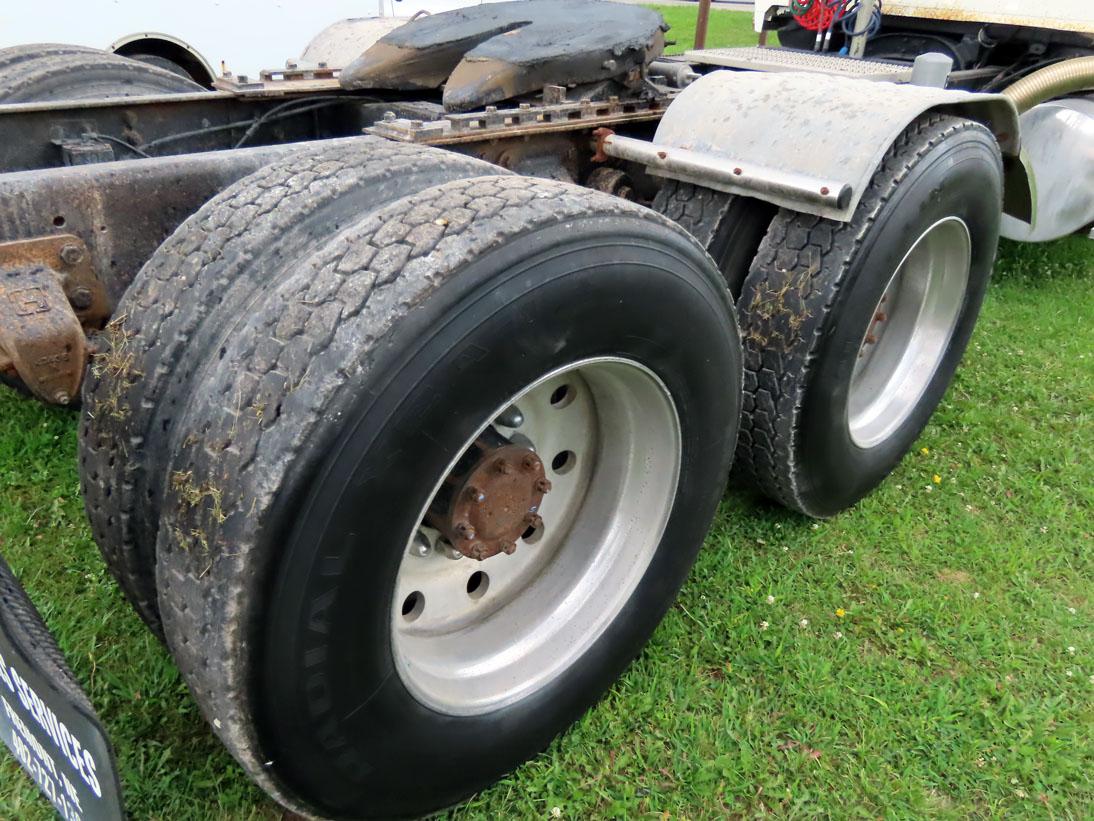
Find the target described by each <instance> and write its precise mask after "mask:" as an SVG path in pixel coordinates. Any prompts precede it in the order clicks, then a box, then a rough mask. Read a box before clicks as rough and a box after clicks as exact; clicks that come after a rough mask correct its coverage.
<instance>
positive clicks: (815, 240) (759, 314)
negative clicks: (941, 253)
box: [736, 115, 1002, 517]
mask: <svg viewBox="0 0 1094 821" xmlns="http://www.w3.org/2000/svg"><path fill="white" fill-rule="evenodd" d="M1001 210H1002V161H1001V157H1000V152H999V147H998V145H997V144H996V141H995V138H994V137H993V136H992V134H991V132H990V131H988V129H987V128H985V127H984V126H982V125H979V124H977V123H973V122H969V121H967V120H960V119H956V118H953V117H945V116H939V115H928V116H924V117H923V118H921V119H920V120H918V121H917V122H915V123H913V124H912V125H911V126H909V127H908V129H907V130H906V131H905V132H904V133H903V134H902V135H901V137H900V138H899V139H898V140H897V142H896V144H895V145H894V146H893V147H892V148H891V149H890V151H889V152H888V154H887V155H886V157H885V159H884V160H883V162H882V165H881V167H880V168H879V170H878V171H877V173H876V174H875V176H874V178H873V180H872V181H871V183H870V186H869V189H868V191H867V192H866V195H865V196H864V197H863V199H862V202H861V204H860V205H859V206H858V209H857V211H856V213H855V215H854V217H853V219H852V220H851V221H850V222H848V223H838V222H833V221H831V220H826V219H821V218H819V217H814V216H809V215H804V214H798V213H794V212H791V211H786V210H784V211H781V212H780V213H779V215H778V216H777V217H776V218H775V220H774V222H773V223H772V225H771V229H770V231H769V232H768V234H767V237H766V238H765V240H764V242H763V244H762V245H761V247H760V250H759V253H758V255H757V257H756V261H755V263H754V264H753V266H752V271H751V273H750V274H749V275H748V278H747V280H746V281H745V283H744V287H743V290H742V294H741V297H740V300H739V301H738V317H739V320H740V323H741V333H742V338H743V341H744V347H745V402H744V418H743V420H742V424H741V436H740V439H739V441H738V446H737V461H736V467H737V469H738V471H739V472H740V473H741V474H743V475H744V477H745V478H746V480H750V481H751V482H753V483H754V484H755V486H756V487H758V488H759V489H760V490H761V491H762V492H763V493H765V494H766V495H768V496H769V497H771V498H772V499H774V500H776V501H778V502H780V503H781V504H783V505H785V506H787V507H789V508H792V509H794V510H798V511H800V512H802V513H805V514H807V515H809V516H816V517H824V516H831V515H833V514H834V513H836V512H838V511H839V510H842V509H844V508H846V507H849V506H850V505H853V504H854V503H855V502H857V501H858V500H859V499H861V498H862V497H863V496H865V495H866V494H867V493H869V492H870V491H871V490H872V489H873V488H874V487H876V486H877V485H878V484H879V483H880V482H881V481H882V480H883V479H884V478H885V477H886V476H887V475H888V474H889V473H890V472H891V471H892V469H893V468H894V467H895V466H896V465H897V464H898V463H899V461H900V460H901V458H902V457H903V455H904V454H905V453H906V452H907V450H908V449H909V448H910V447H911V445H912V444H913V442H914V441H915V439H916V437H917V436H918V435H919V433H920V432H921V431H922V429H923V427H924V426H925V425H926V423H927V420H928V419H929V418H930V416H931V414H932V413H933V412H934V409H935V407H936V406H937V405H938V402H939V401H940V400H941V399H942V396H943V394H944V393H945V391H946V389H947V387H948V386H949V384H950V381H951V379H952V378H953V374H954V371H955V370H956V368H957V365H958V363H959V362H960V360H961V356H962V355H963V353H964V350H965V347H966V345H967V343H968V340H969V336H970V335H971V333H972V330H973V326H974V324H975V323H976V318H977V315H978V313H979V310H980V305H981V302H982V300H983V297H984V292H985V289H986V287H987V283H988V279H989V277H990V275H991V269H992V265H993V263H994V259H995V253H996V249H997V246H998V238H999V222H1000V215H1001ZM946 217H958V218H960V219H961V220H963V221H964V222H965V224H966V226H967V228H968V229H969V234H970V237H971V268H970V270H969V273H968V281H967V287H966V289H965V293H964V299H963V304H962V305H961V306H960V310H959V313H958V314H957V317H956V323H955V325H954V327H953V330H952V334H951V335H950V337H949V342H948V344H947V346H946V347H945V351H944V354H943V355H942V358H941V360H940V361H939V362H938V364H937V367H936V368H935V370H934V372H933V376H931V377H930V380H929V382H928V383H927V384H926V387H925V389H924V390H923V391H922V393H921V394H920V395H919V399H918V401H916V402H915V403H914V406H912V410H911V412H910V414H909V415H907V417H906V418H904V421H903V422H901V423H899V425H898V426H897V427H896V428H895V430H893V431H892V432H891V433H890V434H889V435H887V436H886V437H885V438H884V439H883V440H882V441H879V442H878V443H877V444H874V445H872V446H870V447H860V446H859V445H858V444H856V442H855V441H853V440H852V437H851V433H850V428H849V423H848V395H849V387H848V385H849V382H850V378H851V373H852V371H853V369H854V365H855V362H856V358H857V357H858V355H859V352H860V346H861V345H862V344H863V340H864V338H865V337H866V334H867V329H868V328H869V326H870V323H871V321H872V318H873V317H874V316H875V308H876V306H877V305H878V303H879V300H880V298H881V296H882V295H883V293H884V292H885V288H886V286H887V284H888V281H889V277H890V276H891V275H892V274H893V272H895V271H896V270H897V268H898V267H899V265H900V263H901V260H902V259H904V256H905V254H906V253H908V251H909V248H910V247H911V246H912V244H913V243H914V242H915V241H916V240H917V238H919V237H920V236H921V235H922V234H923V233H924V232H925V231H926V230H927V229H928V228H930V227H931V226H932V225H934V224H936V223H937V222H938V221H940V220H943V219H944V218H946Z"/></svg>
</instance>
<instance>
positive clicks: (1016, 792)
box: [1014, 790, 1026, 798]
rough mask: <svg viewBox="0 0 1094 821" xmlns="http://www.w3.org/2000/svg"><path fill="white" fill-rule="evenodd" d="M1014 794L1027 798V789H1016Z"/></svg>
mask: <svg viewBox="0 0 1094 821" xmlns="http://www.w3.org/2000/svg"><path fill="white" fill-rule="evenodd" d="M1014 794H1015V795H1016V796H1018V797H1019V798H1025V797H1026V791H1025V790H1015V791H1014Z"/></svg>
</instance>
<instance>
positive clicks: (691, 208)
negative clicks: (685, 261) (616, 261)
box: [652, 180, 779, 299]
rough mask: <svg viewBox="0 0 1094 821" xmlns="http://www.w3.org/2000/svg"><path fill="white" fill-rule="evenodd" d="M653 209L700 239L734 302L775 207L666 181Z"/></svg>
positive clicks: (689, 184) (759, 201)
mask: <svg viewBox="0 0 1094 821" xmlns="http://www.w3.org/2000/svg"><path fill="white" fill-rule="evenodd" d="M652 208H653V210H654V211H657V212H658V213H659V214H664V215H665V216H666V217H668V218H669V219H671V220H673V221H675V222H676V223H677V224H679V225H680V226H681V227H682V228H683V229H684V230H685V231H687V232H688V233H689V234H691V235H692V236H693V237H695V238H696V239H697V240H699V242H700V243H702V245H703V246H704V247H705V248H706V249H707V252H708V253H709V254H710V255H711V256H712V257H713V258H714V261H715V262H716V263H717V264H718V268H719V270H720V271H721V272H722V276H723V278H724V279H725V281H726V287H727V288H729V292H730V294H732V295H733V298H734V299H737V298H738V297H740V295H741V287H742V286H743V285H744V281H745V277H746V276H748V270H749V267H750V266H751V265H752V260H753V258H754V257H755V256H756V251H757V250H758V249H759V247H760V243H761V242H762V241H763V238H764V235H765V234H766V233H767V229H768V228H769V227H770V225H771V220H772V219H774V217H775V214H776V213H777V212H778V210H779V209H778V208H777V207H776V206H774V205H771V204H770V203H766V202H764V201H763V200H756V199H752V198H751V197H739V196H735V195H733V194H726V193H724V192H722V191H714V190H712V189H710V188H704V187H703V186H701V185H693V184H691V183H687V182H678V181H676V180H666V181H665V183H664V184H663V185H662V186H661V189H660V190H659V191H658V192H657V196H656V197H654V200H653V205H652Z"/></svg>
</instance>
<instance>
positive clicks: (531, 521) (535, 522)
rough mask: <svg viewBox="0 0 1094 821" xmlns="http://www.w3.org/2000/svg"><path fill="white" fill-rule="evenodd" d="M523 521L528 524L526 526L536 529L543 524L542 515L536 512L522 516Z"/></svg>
mask: <svg viewBox="0 0 1094 821" xmlns="http://www.w3.org/2000/svg"><path fill="white" fill-rule="evenodd" d="M524 523H525V524H526V525H528V527H531V528H533V529H536V530H538V529H539V527H540V526H541V525H542V524H543V517H542V516H540V515H539V514H538V513H529V514H528V515H527V516H525V517H524Z"/></svg>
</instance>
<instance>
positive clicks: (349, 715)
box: [81, 139, 741, 817]
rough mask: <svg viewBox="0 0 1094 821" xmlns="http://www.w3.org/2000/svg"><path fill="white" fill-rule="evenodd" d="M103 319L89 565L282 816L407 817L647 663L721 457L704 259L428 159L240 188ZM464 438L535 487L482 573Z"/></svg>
mask: <svg viewBox="0 0 1094 821" xmlns="http://www.w3.org/2000/svg"><path fill="white" fill-rule="evenodd" d="M351 169H352V170H351ZM347 180H348V182H347ZM118 315H119V316H120V317H122V319H121V320H119V321H118V322H116V323H115V324H114V325H113V326H112V327H111V328H110V329H108V330H107V332H106V334H105V335H104V337H103V340H102V349H101V352H100V354H99V357H98V358H97V359H96V363H95V364H93V369H92V376H91V377H89V379H88V381H87V383H86V391H85V394H84V403H85V408H86V409H87V413H88V417H87V419H86V420H85V424H84V426H83V430H82V435H81V455H82V475H83V477H84V487H85V496H86V498H87V500H88V508H89V514H90V516H91V518H92V522H93V524H94V526H95V527H94V530H95V534H96V538H97V539H98V541H99V543H100V545H101V546H102V547H103V550H104V554H105V555H106V556H107V559H108V561H109V562H110V563H111V565H112V566H113V567H114V568H115V572H116V573H117V575H118V578H119V581H120V582H121V583H122V585H123V586H124V587H126V588H127V589H128V591H129V594H130V597H131V598H132V599H133V600H134V602H135V603H137V604H138V606H139V607H141V608H142V611H143V613H144V615H145V617H146V619H148V620H149V621H150V623H152V624H153V625H158V626H160V627H161V629H162V631H163V634H164V635H165V637H166V640H167V643H168V646H169V647H170V648H171V650H172V653H173V654H174V656H175V658H176V659H177V661H178V664H179V667H180V669H181V670H182V672H183V675H184V677H185V678H186V680H187V682H188V683H189V685H190V687H191V690H192V692H193V693H194V696H195V698H196V699H197V701H198V703H199V704H200V705H201V707H202V710H203V712H204V714H205V715H206V717H207V718H208V719H209V721H210V722H211V723H212V725H213V727H214V728H215V730H216V732H217V734H218V735H219V736H220V737H221V739H222V740H223V741H224V742H225V744H226V745H227V746H228V748H229V749H230V750H231V751H232V753H233V754H234V755H235V756H236V757H237V759H238V760H239V761H240V762H241V763H242V764H243V766H244V767H245V768H246V769H247V770H248V771H249V772H250V774H251V775H252V776H253V777H254V778H255V779H256V780H257V781H259V783H260V784H261V785H262V786H263V787H265V788H266V789H267V790H268V791H269V792H270V793H271V794H272V795H274V796H275V797H276V798H278V799H279V800H280V801H281V802H282V803H284V804H285V805H286V806H288V807H291V808H294V809H296V810H298V811H301V812H306V813H320V814H324V815H333V816H338V817H364V816H379V817H390V816H395V815H420V814H423V813H427V812H430V811H433V810H436V809H440V808H443V807H445V806H448V805H451V804H453V803H455V802H458V801H459V800H461V799H462V798H465V797H467V796H468V795H470V794H472V793H473V792H475V791H476V790H478V789H481V788H482V787H484V786H486V785H487V784H489V783H491V782H492V781H493V780H495V779H496V778H497V777H499V776H500V775H501V774H503V773H505V772H506V771H508V770H510V769H512V768H513V767H514V766H516V765H517V764H518V763H519V762H521V761H523V760H525V759H526V758H528V757H530V756H532V755H534V754H535V753H537V752H538V751H540V750H542V749H543V748H544V747H545V746H546V745H547V744H548V742H549V741H550V740H551V738H553V737H554V736H555V735H557V734H558V733H559V732H560V731H561V730H562V729H564V728H565V727H566V726H567V725H568V724H569V723H571V722H572V721H573V720H575V719H576V718H577V717H578V716H580V715H581V713H582V712H583V711H585V710H586V709H588V708H589V707H590V706H591V705H592V704H593V703H594V702H595V701H596V700H597V699H598V698H599V696H600V695H601V694H602V693H603V692H604V690H605V689H606V688H607V687H608V686H609V685H610V684H611V683H612V682H613V681H614V680H615V679H616V678H617V677H618V676H619V675H620V674H621V673H622V672H623V670H624V669H625V667H626V666H627V664H629V662H630V661H631V659H632V658H633V657H634V656H635V655H636V654H637V653H638V652H639V651H640V649H641V647H642V646H643V644H644V643H645V642H646V640H647V639H648V638H649V636H650V634H651V633H652V631H653V629H654V627H655V626H656V625H657V623H658V622H659V620H660V619H661V617H662V615H663V614H664V612H665V610H666V609H667V608H668V606H669V605H670V603H671V602H672V600H673V598H674V596H675V594H676V592H677V590H678V589H679V586H680V585H681V583H682V582H683V580H684V578H685V576H686V574H687V572H688V569H689V568H690V565H691V563H692V561H693V559H694V557H695V555H696V552H697V550H698V548H699V546H700V544H701V543H702V541H703V538H704V536H705V533H706V529H707V527H708V526H709V523H710V521H711V519H712V517H713V515H714V511H715V508H716V506H717V504H718V501H719V499H720V496H721V491H722V487H723V485H724V480H725V476H726V474H727V472H728V469H729V463H730V460H731V458H732V453H733V446H734V442H735V438H736V424H735V420H736V419H737V418H739V415H740V405H739V398H740V384H741V382H740V380H741V352H740V344H739V340H738V336H737V332H736V327H735V324H734V318H733V314H732V306H731V302H730V300H729V298H728V295H727V294H726V291H725V288H724V286H723V285H722V283H721V280H720V277H719V276H718V273H717V271H716V270H715V269H714V267H713V265H712V264H711V263H710V260H709V257H708V256H707V255H706V254H705V253H704V251H703V250H702V248H701V247H700V246H699V245H698V243H696V242H695V240H694V239H692V238H691V237H689V236H688V235H687V234H686V233H685V232H684V231H682V230H681V229H679V228H678V227H677V226H675V225H673V224H671V223H670V222H669V221H667V220H665V219H663V218H661V217H658V216H656V215H654V214H652V213H651V212H648V211H645V210H643V209H641V208H639V207H637V206H634V205H631V204H629V203H626V202H622V201H620V200H617V199H615V198H612V197H609V196H607V195H602V194H598V193H595V192H590V191H587V190H584V189H580V188H576V187H574V186H568V185H564V184H560V183H553V182H546V181H539V180H529V179H524V178H517V177H512V176H508V175H505V174H502V173H500V172H499V171H498V169H496V168H493V167H491V166H488V165H485V164H482V163H478V162H476V161H473V160H469V159H465V158H462V157H457V156H454V155H452V154H448V153H444V152H440V151H435V150H431V149H422V148H419V147H415V146H402V145H397V144H393V143H388V142H385V141H382V140H371V139H363V140H357V141H354V143H353V144H352V145H349V146H346V145H343V146H340V147H336V148H333V149H326V150H321V151H320V152H319V153H316V154H314V155H313V156H311V157H307V158H300V159H297V160H295V161H293V162H291V163H286V164H283V165H281V166H272V167H270V168H268V169H264V170H263V171H261V172H258V173H257V174H256V175H254V176H253V177H252V178H249V179H247V180H244V181H241V182H240V183H237V184H236V185H235V186H233V187H232V188H230V189H228V190H227V191H225V192H224V193H223V194H222V195H220V196H219V197H218V198H216V199H215V200H213V201H212V202H210V203H209V204H208V205H207V206H206V207H205V208H203V209H202V211H200V212H199V213H198V214H196V215H195V216H194V217H193V218H191V219H190V220H189V221H188V222H187V223H185V224H184V225H183V226H182V227H181V228H180V229H179V231H178V232H177V233H176V234H175V236H174V237H172V238H171V239H169V240H168V242H167V243H165V245H164V246H163V248H161V249H160V251H159V252H158V253H157V255H156V256H155V257H154V258H153V260H151V261H150V262H149V263H148V265H147V266H146V267H145V268H144V270H143V271H142V272H141V274H140V275H139V277H138V279H137V281H136V282H135V283H134V285H133V287H132V288H131V289H130V291H129V292H128V293H127V295H126V297H125V299H124V301H123V304H122V305H121V306H120V307H119V310H118ZM727 420H734V421H731V423H730V424H728V425H727V423H726V421H727ZM483 441H488V442H490V443H494V445H495V446H496V445H498V443H504V444H501V445H500V447H501V448H502V450H493V451H489V452H488V453H489V454H494V456H497V455H498V454H502V453H505V454H508V453H511V452H512V451H510V450H506V449H505V448H511V447H513V446H516V447H517V448H518V451H519V452H523V453H525V454H526V457H528V459H529V464H532V463H533V462H534V461H535V460H534V459H531V454H535V455H536V457H537V458H538V459H541V460H542V462H543V464H544V467H545V469H546V478H547V480H548V483H547V485H542V486H538V487H539V488H540V490H541V491H543V499H542V503H540V502H538V500H535V501H534V502H533V507H534V508H535V510H529V511H528V515H529V517H530V518H529V522H534V524H529V526H528V528H527V530H524V528H523V526H521V530H520V531H518V532H517V533H516V538H515V539H514V542H515V550H514V551H513V552H512V554H511V555H508V554H507V553H504V552H503V553H499V554H498V555H493V556H491V557H489V558H486V559H485V560H484V561H481V562H480V561H476V560H475V559H473V558H470V557H468V556H467V555H462V554H460V552H459V550H458V549H457V546H459V545H461V544H462V542H460V539H459V538H458V537H457V536H456V535H454V533H453V532H452V530H451V529H448V530H446V529H445V525H444V524H442V523H439V520H438V518H437V517H436V515H435V509H436V507H437V504H438V502H437V499H438V498H439V494H442V491H443V489H444V488H445V487H446V486H447V485H449V484H451V481H454V479H453V477H456V478H458V476H460V475H462V474H461V471H463V472H466V470H467V468H468V464H467V462H469V461H474V459H473V458H472V457H471V456H468V454H469V453H472V452H473V451H475V448H476V447H480V445H479V444H478V443H481V442H483ZM135 443H136V445H137V446H134V445H135ZM520 449H523V450H520ZM494 456H491V457H490V458H494ZM475 458H477V457H475ZM497 458H499V459H500V458H501V457H500V456H498V457H497ZM518 471H519V468H518ZM548 486H550V487H549V489H547V490H544V488H548ZM482 495H483V496H484V497H485V496H487V494H482ZM484 504H486V505H487V506H489V505H490V504H491V501H490V499H486V501H485V502H484ZM489 510H490V511H492V512H493V513H496V514H498V515H499V516H504V515H507V514H505V513H504V510H503V507H498V506H495V507H489ZM533 514H534V515H533ZM483 521H485V520H483ZM476 524H478V521H477V522H476ZM482 527H485V525H482ZM464 547H466V545H464ZM415 594H416V595H415ZM491 671H493V672H491Z"/></svg>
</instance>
